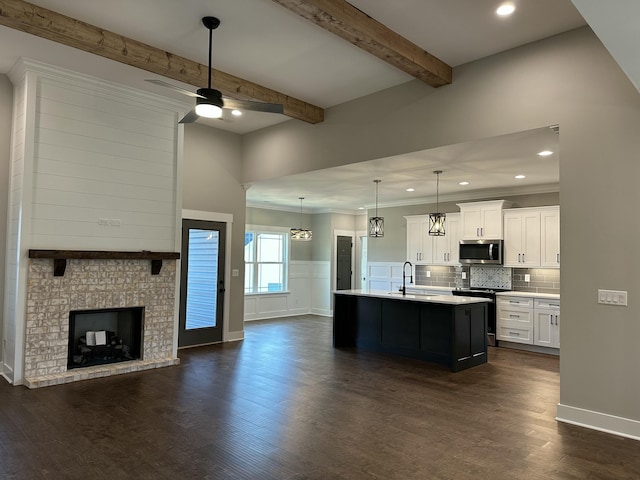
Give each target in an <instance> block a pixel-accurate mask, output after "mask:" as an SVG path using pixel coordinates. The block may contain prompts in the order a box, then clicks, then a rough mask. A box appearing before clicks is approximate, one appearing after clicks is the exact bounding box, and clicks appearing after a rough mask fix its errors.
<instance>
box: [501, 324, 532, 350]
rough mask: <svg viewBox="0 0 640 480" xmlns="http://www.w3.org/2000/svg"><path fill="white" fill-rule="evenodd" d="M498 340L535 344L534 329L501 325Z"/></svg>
mask: <svg viewBox="0 0 640 480" xmlns="http://www.w3.org/2000/svg"><path fill="white" fill-rule="evenodd" d="M498 340H504V341H505V342H515V343H527V344H529V345H533V329H532V328H520V327H513V326H508V325H499V326H498Z"/></svg>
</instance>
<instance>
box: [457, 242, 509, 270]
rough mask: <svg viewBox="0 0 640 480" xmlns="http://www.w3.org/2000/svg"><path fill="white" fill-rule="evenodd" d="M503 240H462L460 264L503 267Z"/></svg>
mask: <svg viewBox="0 0 640 480" xmlns="http://www.w3.org/2000/svg"><path fill="white" fill-rule="evenodd" d="M503 246H504V241H503V240H460V263H466V264H469V263H478V264H483V265H502V250H503Z"/></svg>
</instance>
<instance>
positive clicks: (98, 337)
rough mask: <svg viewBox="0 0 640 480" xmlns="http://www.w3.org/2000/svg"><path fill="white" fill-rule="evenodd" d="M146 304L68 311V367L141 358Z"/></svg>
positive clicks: (90, 365)
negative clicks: (142, 305)
mask: <svg viewBox="0 0 640 480" xmlns="http://www.w3.org/2000/svg"><path fill="white" fill-rule="evenodd" d="M143 321H144V307H132V308H109V309H98V310H73V311H71V312H69V357H68V362H67V369H71V368H83V367H93V366H96V365H106V364H110V363H119V362H127V361H131V360H139V359H140V355H141V351H142V331H143Z"/></svg>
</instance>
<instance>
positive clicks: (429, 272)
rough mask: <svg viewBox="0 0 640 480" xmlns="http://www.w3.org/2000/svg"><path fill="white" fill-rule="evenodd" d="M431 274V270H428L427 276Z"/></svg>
mask: <svg viewBox="0 0 640 480" xmlns="http://www.w3.org/2000/svg"><path fill="white" fill-rule="evenodd" d="M430 276H431V271H430V270H427V278H429V277H430Z"/></svg>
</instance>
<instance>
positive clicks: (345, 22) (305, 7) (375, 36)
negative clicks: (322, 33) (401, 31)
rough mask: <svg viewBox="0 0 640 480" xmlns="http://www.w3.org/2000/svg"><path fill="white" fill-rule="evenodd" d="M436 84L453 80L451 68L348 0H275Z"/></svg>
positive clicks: (389, 61) (392, 63) (385, 59)
mask: <svg viewBox="0 0 640 480" xmlns="http://www.w3.org/2000/svg"><path fill="white" fill-rule="evenodd" d="M273 1H274V2H276V3H278V4H280V5H282V6H283V7H286V8H288V9H289V10H291V11H292V12H295V13H297V14H298V15H300V16H301V17H304V18H306V19H307V20H309V21H311V22H313V23H315V24H316V25H318V26H320V27H322V28H324V29H325V30H328V31H330V32H331V33H334V34H336V35H338V36H339V37H341V38H343V39H345V40H347V41H348V42H351V43H352V44H354V45H355V46H357V47H359V48H361V49H363V50H365V51H367V52H369V53H371V54H373V55H375V56H376V57H378V58H380V59H382V60H384V61H385V62H387V63H389V64H391V65H393V66H394V67H396V68H399V69H400V70H402V71H403V72H406V73H408V74H409V75H412V76H414V77H415V78H419V79H420V80H422V81H423V82H426V83H428V84H429V85H431V86H432V87H441V86H442V85H448V84H450V83H451V77H452V74H451V67H450V66H449V65H447V64H446V63H444V62H443V61H441V60H439V59H438V58H436V57H434V56H433V55H431V54H429V53H428V52H425V51H424V50H423V49H422V48H420V47H419V46H417V45H416V44H414V43H411V42H410V41H409V40H407V39H406V38H404V37H402V36H401V35H398V34H397V33H396V32H394V31H393V30H390V29H389V28H387V27H386V26H384V25H383V24H382V23H380V22H378V21H377V20H374V19H373V18H371V17H370V16H368V15H367V14H365V13H364V12H362V11H361V10H358V9H357V8H356V7H354V6H353V5H351V4H350V3H347V2H345V1H344V0H273Z"/></svg>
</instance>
